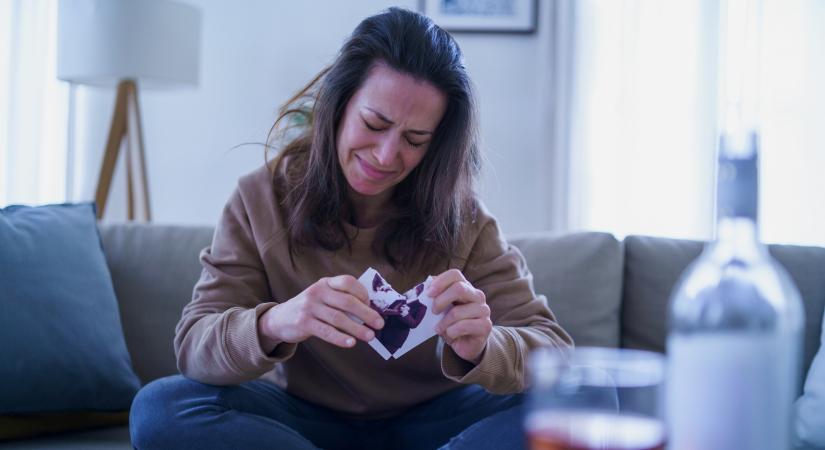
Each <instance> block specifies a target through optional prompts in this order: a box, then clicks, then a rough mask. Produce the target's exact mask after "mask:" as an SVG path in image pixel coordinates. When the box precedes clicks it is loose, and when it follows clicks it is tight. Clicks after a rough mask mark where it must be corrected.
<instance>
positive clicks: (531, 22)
mask: <svg viewBox="0 0 825 450" xmlns="http://www.w3.org/2000/svg"><path fill="white" fill-rule="evenodd" d="M420 5H421V7H420V8H421V12H423V13H424V14H426V15H428V16H430V17H431V18H432V19H433V20H434V21H435V23H437V24H438V26H440V27H441V28H444V29H445V30H447V31H451V32H453V31H459V32H475V33H532V32H534V31H536V21H537V16H538V0H420Z"/></svg>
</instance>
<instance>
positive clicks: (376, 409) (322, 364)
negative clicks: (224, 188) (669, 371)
mask: <svg viewBox="0 0 825 450" xmlns="http://www.w3.org/2000/svg"><path fill="white" fill-rule="evenodd" d="M279 208H280V203H279V201H278V200H277V199H276V198H275V193H274V190H273V188H272V181H271V176H270V174H269V172H268V170H267V168H266V167H262V168H260V169H258V170H256V171H254V172H252V173H250V174H248V175H246V176H244V177H242V178H241V179H240V181H239V183H238V187H237V189H236V190H235V192H234V193H233V194H232V196H231V198H230V199H229V201H228V203H227V205H226V207H225V209H224V211H223V215H222V217H221V219H220V222H219V223H218V226H217V228H216V230H215V235H214V238H213V241H212V245H211V247H209V248H206V249H204V250H203V251H202V252H201V256H200V259H201V263H202V265H203V272H202V273H201V277H200V280H199V281H198V283H197V285H196V286H195V290H194V294H193V298H192V301H191V302H190V303H189V304H188V305H186V307H185V308H184V309H183V315H182V317H181V320H180V322H179V323H178V325H177V328H176V335H175V353H176V355H177V361H178V368H179V369H180V370H181V372H182V373H183V374H184V375H186V376H187V377H189V378H192V379H195V380H198V381H201V382H204V383H209V384H217V385H226V384H236V383H241V382H244V381H249V380H253V379H256V378H259V377H262V376H265V378H267V379H271V380H273V381H275V380H280V382H281V383H284V382H285V386H286V389H287V390H288V392H290V393H291V394H293V395H296V396H298V397H300V398H303V399H305V400H307V401H310V402H312V403H315V404H318V405H322V406H325V407H328V408H332V409H334V410H337V411H340V412H342V413H344V414H346V415H348V416H356V417H364V418H368V417H369V418H374V417H385V416H390V415H393V414H397V413H399V412H401V411H403V410H405V409H407V408H409V407H410V406H413V405H415V404H418V403H421V402H424V401H427V400H429V399H432V398H433V397H435V396H438V395H440V394H443V393H444V392H446V391H448V390H450V389H454V388H456V387H458V386H459V385H460V383H464V384H467V383H476V384H479V385H481V386H483V387H484V388H485V389H487V390H488V391H490V392H493V393H513V392H519V391H522V390H523V389H524V388H525V381H526V380H525V364H526V359H527V355H528V353H529V351H530V350H531V349H533V348H536V347H539V346H548V345H550V346H567V345H570V344H571V339H570V337H569V336H568V335H567V333H565V331H564V330H563V329H562V328H561V327H560V326H559V325H558V323H556V321H555V318H554V317H553V314H552V313H551V312H550V310H549V309H548V307H547V301H546V299H545V298H544V297H543V296H537V295H536V294H535V293H534V292H533V287H532V276H531V274H530V272H529V271H528V269H527V267H526V265H525V262H524V258H523V257H522V255H521V254H520V253H519V251H518V250H517V249H516V248H515V247H512V246H509V245H508V244H507V243H506V242H505V241H504V238H503V237H502V235H501V233H500V231H499V229H498V226H497V225H496V221H495V219H494V218H493V217H491V216H490V214H489V213H488V212H487V211H486V210H485V209H484V208H483V207H480V210H479V212H478V215H477V218H476V220H475V221H474V222H472V223H465V224H464V226H463V229H462V230H461V236H462V244H461V246H460V248H459V250H458V255H459V256H460V258H459V259H458V260H457V261H453V262H451V264H450V267H449V268H458V269H459V270H461V271H462V272H463V274H464V276H465V277H466V278H467V280H468V281H469V282H470V283H472V284H473V286H475V287H476V288H478V289H481V290H482V291H484V293H485V295H486V297H487V303H488V304H489V306H490V309H491V319H492V321H493V324H494V327H493V331H492V333H491V334H490V337H489V340H488V342H487V348H486V350H485V352H484V354H483V357H482V360H481V362H480V363H479V364H478V365H477V366H473V365H472V364H470V363H468V362H466V361H464V360H462V359H461V358H460V357H458V356H457V355H456V354H455V353H454V352H453V351H452V350H451V349H450V348H449V346H445V345H444V343H443V341H442V340H441V339H440V338H437V337H434V338H431V339H430V340H428V341H426V342H424V343H423V344H421V345H420V346H418V347H416V348H415V349H413V350H411V351H410V352H409V353H407V354H405V355H404V356H402V357H401V358H399V359H390V360H388V361H385V360H384V359H383V358H382V357H380V356H379V355H378V354H377V353H376V352H375V351H374V350H373V349H372V348H370V347H369V345H367V344H366V343H364V342H361V341H358V343H357V344H356V346H355V347H353V348H350V349H342V348H338V347H335V346H333V345H331V344H328V343H326V342H324V341H322V340H320V339H317V338H310V339H309V340H306V341H304V342H302V343H300V344H297V345H295V344H287V343H282V344H279V345H278V346H277V347H276V348H275V350H274V351H273V352H272V353H270V354H268V355H267V354H265V353H264V352H263V350H262V349H261V344H260V340H259V336H258V334H257V326H256V324H257V319H258V318H259V317H261V315H262V314H263V313H264V312H265V311H266V310H267V309H269V308H271V307H272V306H274V305H276V304H277V303H279V302H284V301H288V300H289V299H291V298H293V297H295V296H296V295H298V294H299V293H300V292H301V291H303V290H304V289H305V288H306V287H307V286H309V285H310V284H312V283H314V282H315V281H317V280H318V279H320V278H322V277H330V276H337V275H342V274H350V275H352V276H354V277H356V278H357V277H358V276H359V275H361V273H363V272H364V270H366V269H367V268H368V267H374V268H375V269H376V270H378V271H379V272H380V273H381V274H382V275H384V277H385V278H386V279H387V281H388V282H389V283H390V284H391V285H392V286H393V287H394V288H395V289H396V290H397V291H399V292H405V291H407V290H408V289H410V288H411V287H412V286H414V285H415V284H416V283H418V282H420V281H422V280H424V279H425V278H426V277H427V275H438V274H439V273H441V272H443V271H444V270H447V269H448V266H447V264H446V262H443V263H441V267H427V268H421V270H418V271H415V273H401V272H398V271H395V270H393V269H392V267H391V266H390V265H389V264H388V263H387V262H386V261H385V260H384V259H383V258H382V257H379V256H376V255H374V254H373V253H372V251H371V242H372V239H373V236H374V231H375V230H374V229H361V230H356V229H355V228H354V227H352V226H349V225H348V228H347V229H348V231H349V232H351V233H352V234H353V235H355V234H356V233H355V232H356V231H358V233H357V236H356V238H355V240H354V241H353V243H352V251H351V252H350V251H349V250H348V249H347V248H346V247H345V248H343V249H340V250H338V251H335V252H330V251H326V250H304V251H302V252H301V253H300V254H299V255H297V256H296V257H295V263H296V265H295V267H293V266H292V265H291V264H290V259H289V254H288V249H287V239H286V229H285V217H284V214H283V212H282V211H281V210H280V209H279ZM278 363H283V364H281V365H280V369H282V372H281V371H278V372H277V375H278V376H276V371H275V370H274V369H275V368H276V366H277V365H278Z"/></svg>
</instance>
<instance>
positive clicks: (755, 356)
mask: <svg viewBox="0 0 825 450" xmlns="http://www.w3.org/2000/svg"><path fill="white" fill-rule="evenodd" d="M794 344H795V340H794V338H793V336H791V335H782V334H772V333H723V332H717V333H712V334H691V335H683V334H675V335H671V336H670V338H669V339H668V355H669V359H670V368H669V371H670V374H669V377H668V386H667V393H668V395H667V405H668V406H667V411H668V419H669V424H670V448H671V449H672V450H686V449H702V450H730V449H748V450H776V449H787V448H789V446H790V442H791V432H790V430H791V428H790V426H791V421H790V418H791V406H792V403H793V398H794V395H795V393H796V376H795V374H796V371H795V369H796V352H795V351H794V349H795V348H796V347H795V346H794Z"/></svg>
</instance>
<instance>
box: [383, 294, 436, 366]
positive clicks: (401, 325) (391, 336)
mask: <svg viewBox="0 0 825 450" xmlns="http://www.w3.org/2000/svg"><path fill="white" fill-rule="evenodd" d="M378 313H379V314H381V317H383V318H384V328H382V329H380V330H378V331H377V332H376V333H375V338H376V339H378V341H379V342H381V343H382V344H384V347H386V348H387V350H388V351H389V352H390V354H394V353H395V352H396V351H398V349H399V348H401V346H402V345H404V341H406V340H407V336H409V335H410V329H412V328H415V327H417V326H418V325H419V324H420V323H421V321H422V320H424V316H425V315H426V314H427V307H426V306H425V305H424V304H423V303H421V302H419V301H418V300H415V301H412V302H409V303H407V302H406V301H404V300H397V301H395V302H394V303H393V304H391V305H390V306H389V307H388V308H386V309H384V310H382V311H378Z"/></svg>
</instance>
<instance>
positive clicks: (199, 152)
mask: <svg viewBox="0 0 825 450" xmlns="http://www.w3.org/2000/svg"><path fill="white" fill-rule="evenodd" d="M188 2H189V3H192V4H195V5H197V6H199V7H200V9H201V13H202V41H201V42H202V44H201V45H202V48H201V71H200V74H201V80H200V85H199V86H198V87H197V88H188V89H183V90H174V91H154V92H153V91H148V90H147V91H142V92H141V93H140V102H141V111H142V118H143V129H144V143H145V147H146V151H147V160H148V161H147V164H148V171H149V184H150V195H151V199H152V209H153V214H154V220H155V221H156V222H159V223H184V224H214V223H215V222H216V220H217V219H218V217H219V215H220V213H221V210H222V208H223V205H224V203H225V201H226V199H227V198H228V196H229V194H230V193H231V191H232V189H233V188H234V187H235V184H236V181H237V179H238V177H239V176H241V175H243V174H245V173H247V172H249V171H251V170H254V169H255V168H257V167H258V166H259V165H261V164H262V162H263V148H262V147H260V146H242V147H240V148H237V149H234V150H233V149H232V147H234V146H237V145H239V144H242V143H245V142H263V141H264V140H265V138H266V133H267V131H268V130H269V127H270V126H271V124H272V122H273V120H274V119H275V117H276V112H277V108H278V106H279V105H280V104H281V103H282V102H283V101H284V100H286V99H287V98H288V97H289V96H291V94H293V93H294V92H295V91H296V90H298V89H299V88H300V87H302V86H303V84H304V83H305V82H306V81H308V80H309V79H310V78H311V77H312V76H313V75H314V74H315V73H316V72H317V71H318V70H320V69H321V68H322V67H323V66H324V65H325V64H326V63H328V62H330V61H331V60H332V59H333V57H334V56H335V54H336V52H337V50H338V48H339V47H340V45H341V43H342V42H343V41H344V39H345V38H346V37H347V35H348V34H349V33H350V32H351V31H352V29H353V28H354V27H355V26H356V25H357V24H358V22H359V21H360V20H362V19H363V18H364V17H366V16H368V15H371V14H373V13H375V12H378V11H379V10H381V9H383V8H385V7H387V6H390V5H393V4H396V5H399V6H405V7H408V8H411V9H416V8H417V7H418V1H417V0H404V1H399V2H395V3H391V2H388V1H384V0H361V1H357V2H341V1H338V0H307V1H301V2H272V1H266V0H255V1H252V0H247V1H243V2H227V1H225V0H188ZM539 15H540V16H539V26H538V32H537V33H535V34H532V35H502V34H460V33H456V34H455V37H456V39H457V40H458V42H459V44H460V45H461V47H462V49H463V50H464V53H465V57H466V62H467V66H468V69H469V71H470V74H471V77H472V78H473V80H474V82H475V84H476V88H477V91H478V96H479V108H480V112H481V132H482V139H483V144H484V150H485V155H486V158H487V164H486V170H485V175H484V177H483V182H482V186H481V192H482V198H483V200H484V201H485V203H486V204H487V205H488V206H489V207H490V209H491V210H492V211H493V213H494V214H496V215H497V216H498V218H499V220H500V222H501V223H502V227H503V229H504V231H505V232H507V233H515V232H521V231H532V230H540V229H546V228H547V227H548V224H549V223H550V222H549V210H550V206H549V204H548V203H549V199H550V196H549V195H548V194H547V187H546V186H547V185H548V183H547V180H546V179H545V177H543V174H544V173H546V172H547V170H546V167H547V164H548V161H549V158H548V157H547V156H546V153H547V151H548V150H547V145H546V142H545V141H546V136H545V134H546V132H545V127H544V126H543V123H546V122H545V121H546V119H545V117H543V116H542V114H541V111H543V109H542V108H541V107H540V105H541V100H542V98H543V97H544V95H545V93H546V92H547V90H546V89H544V86H543V83H545V82H546V74H545V73H544V72H545V71H546V68H547V63H546V56H549V54H548V52H547V49H548V48H549V47H548V45H547V43H548V40H549V32H550V30H549V29H548V28H549V27H548V26H547V25H549V20H547V19H548V18H549V12H548V8H547V4H546V3H544V0H542V1H541V7H540V11H539ZM112 91H113V90H111V91H107V90H101V89H96V88H86V87H81V88H78V99H77V104H78V107H77V111H76V113H77V116H78V123H79V129H78V130H77V141H76V147H77V150H76V151H77V155H78V161H77V167H78V170H79V172H78V173H77V175H76V181H77V182H76V185H75V191H74V193H75V194H74V195H73V198H74V199H75V200H78V199H91V198H93V196H94V187H95V182H96V179H97V173H98V170H99V164H100V163H99V161H100V160H101V159H102V158H101V154H102V149H103V146H104V142H105V139H106V136H105V134H106V132H107V130H108V126H109V120H110V115H111V110H112V106H113V102H114V93H113V92H112ZM123 184H124V180H123V177H122V175H120V174H118V175H116V178H115V180H114V185H113V188H112V193H111V195H112V197H110V200H109V202H110V203H109V206H108V212H107V217H108V218H109V219H110V220H122V218H123V217H125V214H124V213H123V211H124V206H123V204H124V201H123V199H124V196H125V194H124V191H125V189H124V188H123V187H122V185H123Z"/></svg>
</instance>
